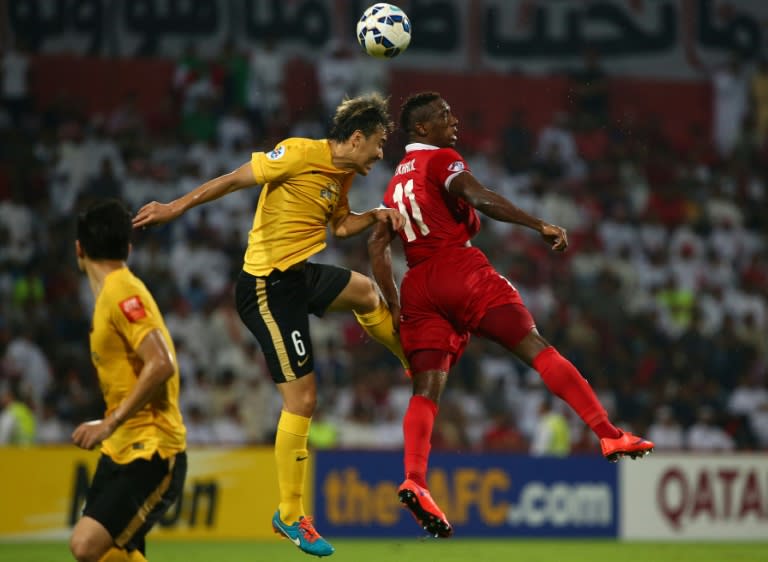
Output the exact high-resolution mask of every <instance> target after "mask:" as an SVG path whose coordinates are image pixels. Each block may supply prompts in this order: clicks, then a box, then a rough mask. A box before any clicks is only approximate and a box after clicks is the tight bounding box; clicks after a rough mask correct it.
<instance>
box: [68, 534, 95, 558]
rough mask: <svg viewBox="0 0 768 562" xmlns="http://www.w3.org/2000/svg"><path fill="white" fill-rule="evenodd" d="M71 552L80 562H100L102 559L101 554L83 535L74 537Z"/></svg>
mask: <svg viewBox="0 0 768 562" xmlns="http://www.w3.org/2000/svg"><path fill="white" fill-rule="evenodd" d="M69 550H70V552H71V553H72V556H74V557H75V560H77V561H78V562H98V561H99V559H100V558H101V553H98V552H96V551H95V549H94V545H93V544H92V543H90V542H89V541H88V539H87V537H84V536H82V535H72V538H70V539H69Z"/></svg>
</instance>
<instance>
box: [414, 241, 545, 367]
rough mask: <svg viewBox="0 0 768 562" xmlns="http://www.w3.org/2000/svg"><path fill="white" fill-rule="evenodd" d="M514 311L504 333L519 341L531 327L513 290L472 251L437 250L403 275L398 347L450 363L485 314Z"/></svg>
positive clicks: (460, 351)
mask: <svg viewBox="0 0 768 562" xmlns="http://www.w3.org/2000/svg"><path fill="white" fill-rule="evenodd" d="M509 304H512V305H517V306H515V310H516V311H517V314H515V315H514V316H513V317H511V318H510V325H509V326H508V329H509V331H510V332H512V331H514V332H515V333H518V334H520V339H522V337H524V336H525V335H526V334H527V333H528V332H530V330H531V329H532V328H533V327H534V321H533V318H532V317H531V315H530V313H529V312H528V310H527V309H526V308H525V306H524V305H523V301H522V299H521V298H520V294H519V293H518V292H517V289H515V288H514V286H512V284H511V283H510V282H509V281H508V280H507V279H506V278H505V277H502V276H501V275H500V274H499V273H498V272H497V271H496V270H495V269H494V268H493V266H492V265H491V264H490V262H489V261H488V258H486V256H485V254H483V252H481V251H480V250H478V249H477V248H473V247H458V248H451V249H449V250H443V251H441V252H440V254H439V255H436V256H434V257H432V258H430V259H428V260H426V261H423V262H421V263H419V264H417V265H416V266H414V267H412V268H411V269H409V270H408V271H407V273H406V274H405V277H404V278H403V283H402V287H401V294H400V305H401V311H400V312H401V320H400V341H401V342H402V345H403V350H404V351H405V354H406V356H407V357H409V358H410V356H411V355H412V354H413V353H414V352H416V351H420V350H428V349H432V350H440V351H445V352H447V353H449V354H451V355H452V356H453V357H452V360H451V363H455V362H456V361H457V360H458V358H459V357H460V356H461V354H462V353H463V351H464V348H465V347H466V345H467V343H468V341H469V335H470V333H472V332H474V331H475V330H476V329H477V327H478V324H479V323H480V321H481V320H482V319H483V317H484V316H485V314H486V312H487V311H488V310H490V309H492V308H495V307H498V306H503V305H509Z"/></svg>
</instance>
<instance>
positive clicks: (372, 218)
mask: <svg viewBox="0 0 768 562" xmlns="http://www.w3.org/2000/svg"><path fill="white" fill-rule="evenodd" d="M376 223H385V224H387V225H389V226H391V227H392V229H394V230H400V229H401V228H403V225H404V224H405V218H404V217H403V215H402V214H401V213H400V211H397V210H395V209H385V208H377V209H371V210H370V211H366V212H364V213H352V212H350V213H347V214H346V215H344V216H342V217H339V218H337V219H336V220H335V221H334V222H333V224H332V229H333V235H334V236H335V237H336V238H348V237H349V236H354V235H355V234H359V233H361V232H363V231H364V230H365V229H367V228H369V227H371V226H373V225H374V224H376Z"/></svg>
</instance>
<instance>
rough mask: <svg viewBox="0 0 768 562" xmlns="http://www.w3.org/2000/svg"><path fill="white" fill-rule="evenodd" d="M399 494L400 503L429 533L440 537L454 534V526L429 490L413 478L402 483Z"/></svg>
mask: <svg viewBox="0 0 768 562" xmlns="http://www.w3.org/2000/svg"><path fill="white" fill-rule="evenodd" d="M397 495H398V497H399V498H400V503H402V504H403V505H405V507H407V508H408V509H409V510H410V511H411V513H412V514H413V517H414V518H415V519H416V522H417V523H418V524H419V525H421V526H422V527H423V528H424V530H425V531H426V532H427V533H429V534H430V535H433V536H435V537H440V538H448V537H450V536H451V535H452V534H453V527H451V524H450V523H449V522H448V519H446V517H445V514H444V513H443V512H442V511H441V510H440V508H439V507H437V504H436V503H435V500H433V499H432V496H431V495H430V493H429V490H427V489H426V488H422V487H421V486H419V485H418V484H416V483H415V482H414V481H413V480H406V481H405V482H403V483H402V484H400V488H399V489H398V490H397Z"/></svg>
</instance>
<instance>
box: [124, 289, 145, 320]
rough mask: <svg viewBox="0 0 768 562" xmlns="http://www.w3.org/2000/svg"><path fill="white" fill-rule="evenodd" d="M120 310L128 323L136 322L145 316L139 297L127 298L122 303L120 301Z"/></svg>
mask: <svg viewBox="0 0 768 562" xmlns="http://www.w3.org/2000/svg"><path fill="white" fill-rule="evenodd" d="M120 310H122V311H123V314H125V317H126V318H127V319H128V322H136V321H137V320H141V319H142V318H145V317H146V316H147V311H146V309H145V308H144V304H143V303H142V302H141V299H140V298H139V295H134V296H132V297H128V298H127V299H125V300H124V301H120Z"/></svg>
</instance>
